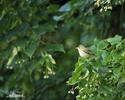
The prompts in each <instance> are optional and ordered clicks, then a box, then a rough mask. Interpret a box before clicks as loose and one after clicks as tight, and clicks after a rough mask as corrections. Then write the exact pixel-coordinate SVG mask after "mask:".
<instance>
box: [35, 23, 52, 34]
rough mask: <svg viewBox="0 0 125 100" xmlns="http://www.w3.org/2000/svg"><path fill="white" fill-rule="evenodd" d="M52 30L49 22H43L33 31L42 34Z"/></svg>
mask: <svg viewBox="0 0 125 100" xmlns="http://www.w3.org/2000/svg"><path fill="white" fill-rule="evenodd" d="M52 31H54V27H53V26H52V25H49V24H44V25H42V26H39V27H37V28H35V29H34V32H35V33H36V34H39V35H43V34H45V33H46V32H52Z"/></svg>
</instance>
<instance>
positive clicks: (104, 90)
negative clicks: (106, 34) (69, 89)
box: [68, 35, 125, 100]
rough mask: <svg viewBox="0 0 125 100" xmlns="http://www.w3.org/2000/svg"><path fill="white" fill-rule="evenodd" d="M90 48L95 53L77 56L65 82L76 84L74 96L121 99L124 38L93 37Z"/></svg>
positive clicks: (83, 99) (93, 99)
mask: <svg viewBox="0 0 125 100" xmlns="http://www.w3.org/2000/svg"><path fill="white" fill-rule="evenodd" d="M91 50H92V51H93V52H94V53H95V55H96V56H95V57H91V58H89V59H83V58H79V59H78V62H77V63H76V67H75V70H74V71H73V73H72V77H71V78H70V79H69V82H68V84H69V85H75V84H77V85H76V89H78V90H79V94H78V95H77V96H76V98H77V100H97V99H98V100H108V99H109V100H124V99H125V95H124V93H125V88H124V85H125V77H124V75H125V39H124V40H122V39H121V36H118V35H116V36H115V37H113V38H109V39H105V40H101V41H100V40H97V39H96V40H95V41H94V45H93V46H91Z"/></svg>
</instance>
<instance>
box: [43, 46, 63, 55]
mask: <svg viewBox="0 0 125 100" xmlns="http://www.w3.org/2000/svg"><path fill="white" fill-rule="evenodd" d="M45 50H47V51H60V52H64V53H65V50H64V47H63V45H62V44H46V46H45Z"/></svg>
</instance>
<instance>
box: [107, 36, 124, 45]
mask: <svg viewBox="0 0 125 100" xmlns="http://www.w3.org/2000/svg"><path fill="white" fill-rule="evenodd" d="M121 39H122V37H121V36H119V35H116V36H115V37H113V38H109V39H107V41H108V42H109V43H111V45H115V44H117V43H119V42H120V41H121Z"/></svg>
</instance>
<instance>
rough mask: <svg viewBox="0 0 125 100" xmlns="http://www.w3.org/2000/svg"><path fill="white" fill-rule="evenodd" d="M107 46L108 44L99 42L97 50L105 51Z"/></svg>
mask: <svg viewBox="0 0 125 100" xmlns="http://www.w3.org/2000/svg"><path fill="white" fill-rule="evenodd" d="M107 46H108V43H106V42H105V41H103V40H101V41H100V42H99V43H98V44H97V49H98V50H100V49H105V48H106V47H107Z"/></svg>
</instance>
